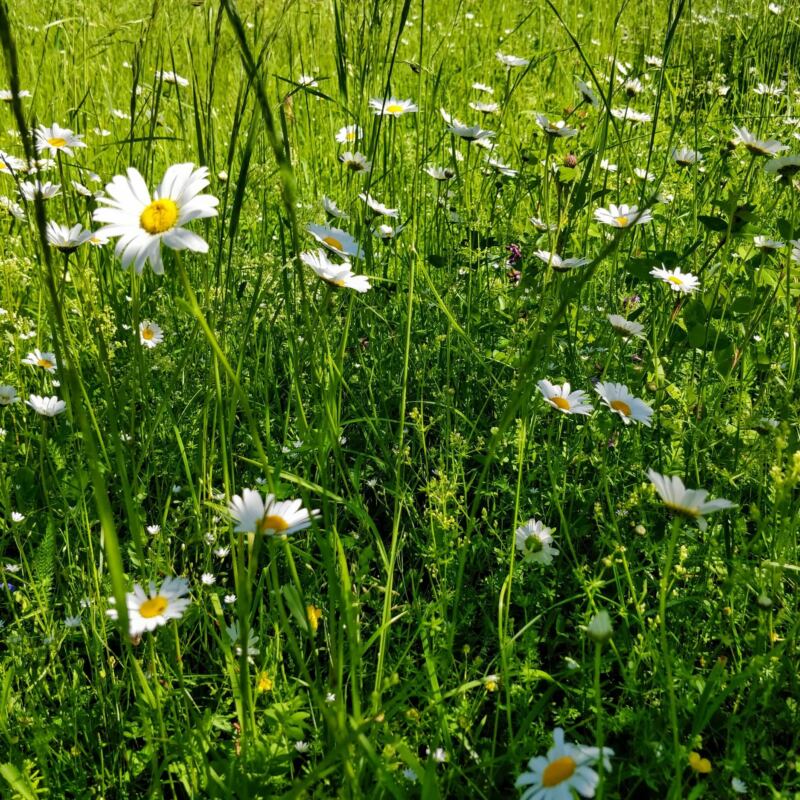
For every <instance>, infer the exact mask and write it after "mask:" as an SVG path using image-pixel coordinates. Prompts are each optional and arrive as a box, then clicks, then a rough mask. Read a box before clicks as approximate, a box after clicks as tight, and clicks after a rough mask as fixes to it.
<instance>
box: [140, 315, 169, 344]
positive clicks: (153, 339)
mask: <svg viewBox="0 0 800 800" xmlns="http://www.w3.org/2000/svg"><path fill="white" fill-rule="evenodd" d="M163 341H164V333H163V331H162V330H161V328H160V327H159V326H158V325H156V323H155V322H150V320H149V319H145V320H142V321H141V322H140V323H139V342H141V345H142V347H146V348H147V349H148V350H152V349H153V348H154V347H157V346H158V345H160V344H161V342H163Z"/></svg>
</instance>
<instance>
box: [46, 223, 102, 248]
mask: <svg viewBox="0 0 800 800" xmlns="http://www.w3.org/2000/svg"><path fill="white" fill-rule="evenodd" d="M91 238H92V232H91V231H87V230H84V228H83V225H81V224H80V223H78V224H77V225H73V226H72V227H71V228H68V227H67V226H66V225H59V224H58V223H57V222H53V220H50V222H48V223H47V243H48V244H49V245H50V247H54V248H55V249H56V250H61V252H62V253H73V252H75V250H77V249H78V248H79V247H80V246H81V245H82V244H84V242H88V241H89V239H91Z"/></svg>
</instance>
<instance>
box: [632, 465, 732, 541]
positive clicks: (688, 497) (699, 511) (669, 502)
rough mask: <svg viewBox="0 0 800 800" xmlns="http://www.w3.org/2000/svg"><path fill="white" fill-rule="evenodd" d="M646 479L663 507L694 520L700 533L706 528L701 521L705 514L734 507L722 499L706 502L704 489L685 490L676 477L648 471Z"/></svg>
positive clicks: (706, 524)
mask: <svg viewBox="0 0 800 800" xmlns="http://www.w3.org/2000/svg"><path fill="white" fill-rule="evenodd" d="M647 477H648V478H650V482H651V483H652V484H653V486H655V488H656V491H657V492H658V495H659V497H660V498H661V500H662V501H663V502H664V505H665V506H666V507H667V508H668V509H669V510H670V511H674V512H675V513H676V514H680V515H681V516H684V517H689V518H690V519H694V520H696V521H697V525H698V527H699V528H700V530H701V531H704V530H705V529H706V528H707V527H708V523H707V522H706V521H705V520H704V519H703V517H704V516H705V515H706V514H713V513H714V512H716V511H722V510H723V509H726V508H733V507H734V505H735V504H734V503H732V502H731V501H730V500H724V499H722V498H719V499H717V500H706V497H708V492H707V491H706V490H705V489H687V488H686V487H685V486H684V485H683V481H682V480H681V479H680V478H679V477H678V476H677V475H673V476H672V477H670V476H669V475H660V474H659V473H658V472H656V471H655V470H652V469H649V470H647Z"/></svg>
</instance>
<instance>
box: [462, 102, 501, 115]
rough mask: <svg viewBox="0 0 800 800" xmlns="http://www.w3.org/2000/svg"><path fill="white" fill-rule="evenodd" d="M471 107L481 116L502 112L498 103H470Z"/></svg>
mask: <svg viewBox="0 0 800 800" xmlns="http://www.w3.org/2000/svg"><path fill="white" fill-rule="evenodd" d="M469 107H470V108H471V109H472V110H473V111H478V112H479V113H481V114H496V113H497V112H498V111H499V110H500V106H499V105H498V104H497V103H470V104H469Z"/></svg>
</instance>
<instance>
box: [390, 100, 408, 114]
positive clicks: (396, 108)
mask: <svg viewBox="0 0 800 800" xmlns="http://www.w3.org/2000/svg"><path fill="white" fill-rule="evenodd" d="M405 110H406V107H405V106H401V105H400V103H389V105H388V106H386V113H387V114H402V113H403V111H405Z"/></svg>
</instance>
